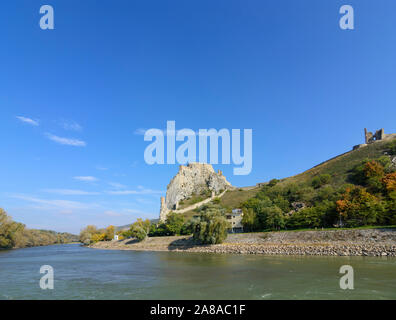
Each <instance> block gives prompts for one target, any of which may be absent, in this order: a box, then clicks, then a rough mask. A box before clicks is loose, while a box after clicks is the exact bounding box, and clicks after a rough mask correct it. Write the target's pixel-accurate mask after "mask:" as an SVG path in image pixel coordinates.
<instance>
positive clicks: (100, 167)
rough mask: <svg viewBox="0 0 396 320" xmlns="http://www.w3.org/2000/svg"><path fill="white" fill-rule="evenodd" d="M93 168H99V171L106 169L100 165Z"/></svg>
mask: <svg viewBox="0 0 396 320" xmlns="http://www.w3.org/2000/svg"><path fill="white" fill-rule="evenodd" d="M95 168H96V170H101V171H105V170H108V168H106V167H102V166H96V167H95Z"/></svg>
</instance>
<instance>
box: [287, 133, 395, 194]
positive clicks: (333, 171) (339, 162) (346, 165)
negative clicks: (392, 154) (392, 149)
mask: <svg viewBox="0 0 396 320" xmlns="http://www.w3.org/2000/svg"><path fill="white" fill-rule="evenodd" d="M395 140H396V139H394V140H393V141H395ZM389 142H390V141H386V140H384V141H378V142H375V143H372V144H369V145H367V146H366V147H364V148H360V149H357V150H351V151H349V152H346V153H344V154H342V155H339V156H337V157H334V158H332V159H330V160H327V161H325V162H322V163H320V164H318V165H317V166H315V167H313V168H311V169H309V170H307V171H304V172H303V173H300V174H298V175H295V176H292V177H289V178H286V179H284V180H283V181H282V183H293V182H295V183H302V182H307V181H310V180H312V178H313V177H315V176H317V175H320V174H330V175H331V176H332V184H333V185H335V186H340V185H342V184H344V183H347V182H348V176H349V174H350V172H351V170H352V169H353V168H354V167H355V166H356V165H358V164H359V163H361V162H362V161H363V160H366V159H368V160H374V159H378V158H379V157H381V156H383V155H384V153H386V152H387V147H386V145H387V144H389Z"/></svg>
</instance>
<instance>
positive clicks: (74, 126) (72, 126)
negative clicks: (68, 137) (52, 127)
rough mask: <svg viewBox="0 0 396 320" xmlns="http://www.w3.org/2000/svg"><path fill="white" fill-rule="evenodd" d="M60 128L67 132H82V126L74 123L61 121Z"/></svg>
mask: <svg viewBox="0 0 396 320" xmlns="http://www.w3.org/2000/svg"><path fill="white" fill-rule="evenodd" d="M61 126H62V127H63V129H65V130H69V131H82V129H83V128H82V126H81V125H79V124H78V123H77V122H75V121H67V120H63V121H62V122H61Z"/></svg>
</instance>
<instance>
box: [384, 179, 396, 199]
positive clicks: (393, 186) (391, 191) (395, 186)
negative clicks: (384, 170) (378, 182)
mask: <svg viewBox="0 0 396 320" xmlns="http://www.w3.org/2000/svg"><path fill="white" fill-rule="evenodd" d="M382 182H383V184H384V186H385V189H386V191H387V192H388V195H389V196H390V197H391V198H393V199H396V172H392V173H389V174H387V175H386V176H385V177H384V178H383V179H382Z"/></svg>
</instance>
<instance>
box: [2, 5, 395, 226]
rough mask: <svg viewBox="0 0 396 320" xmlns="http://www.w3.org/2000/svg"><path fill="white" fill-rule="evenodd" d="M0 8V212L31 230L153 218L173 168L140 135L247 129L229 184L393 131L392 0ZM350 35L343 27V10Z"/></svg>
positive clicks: (297, 166) (314, 160) (262, 177)
mask: <svg viewBox="0 0 396 320" xmlns="http://www.w3.org/2000/svg"><path fill="white" fill-rule="evenodd" d="M42 4H44V3H42V2H41V1H35V0H29V1H27V0H25V1H22V0H15V1H7V2H5V1H4V3H2V9H1V11H0V40H1V50H0V116H1V119H2V124H1V126H0V136H1V140H0V143H1V150H2V156H1V157H0V168H1V169H0V172H1V179H0V207H3V208H4V209H6V210H7V211H8V213H9V214H10V215H12V216H13V218H14V219H15V220H17V221H21V222H23V223H25V224H26V225H27V226H28V227H32V228H46V229H53V230H57V231H71V232H76V233H77V232H79V230H80V229H81V228H82V227H84V226H85V225H87V224H95V225H97V226H99V227H104V226H107V225H110V224H114V225H122V224H126V223H130V222H132V221H134V220H135V219H136V218H137V217H143V218H156V217H158V213H159V197H160V196H161V195H164V194H165V191H166V186H167V184H168V183H169V181H170V179H171V178H172V177H173V176H174V174H175V173H176V172H177V170H178V165H177V164H176V165H153V166H150V165H147V164H146V163H145V162H144V158H143V155H144V149H145V148H146V146H147V145H148V143H147V142H145V141H143V136H142V135H141V134H139V133H140V132H141V129H147V128H160V129H162V128H165V127H166V121H167V120H175V121H176V127H177V128H178V129H181V128H191V129H193V130H198V129H200V128H207V129H209V128H216V129H221V128H228V129H233V128H236V129H244V128H251V129H253V170H252V172H251V173H250V174H249V175H247V176H234V175H233V173H232V172H233V171H232V169H233V168H234V165H218V166H215V169H222V170H223V172H224V174H225V175H226V176H227V178H228V180H229V181H230V182H231V183H232V184H234V185H237V186H246V185H253V184H255V183H257V182H262V181H267V180H269V179H271V178H282V177H287V176H290V175H294V174H297V173H299V172H301V171H303V170H306V169H308V168H310V167H312V166H314V165H316V164H318V163H320V162H321V161H324V160H326V159H328V158H330V157H333V156H335V155H337V154H340V153H342V152H345V151H347V150H349V149H350V148H351V147H352V146H353V145H355V144H359V143H363V128H364V127H367V128H368V129H369V130H370V131H373V130H376V129H379V128H381V127H384V128H385V132H396V124H395V117H396V108H395V102H396V90H395V76H396V59H395V56H396V43H395V41H394V39H395V38H394V37H395V33H396V19H395V12H396V10H395V9H396V2H395V1H393V0H388V1H385V0H381V1H369V0H366V1H365V0H359V1H348V2H347V3H346V2H345V1H335V0H333V1H330V0H326V1H317V0H301V1H294V0H288V1H286V0H277V1H261V0H260V1H259V0H257V1H256V0H252V1H242V0H239V1H235V0H200V1H184V0H183V1H182V0H173V1H163V0H161V1H159V0H158V1H157V0H156V1H154V0H152V1H140V0H139V1H134V0H131V1H126V0H125V1H120V0H113V1H90V0H84V1H75V0H68V1H65V0H63V1H56V0H49V1H46V2H45V4H49V5H52V6H53V7H54V10H55V30H46V31H44V30H41V29H40V28H39V19H40V14H39V8H40V6H41V5H42ZM343 4H350V5H352V6H353V7H354V10H355V30H349V31H345V30H341V29H340V28H339V25H338V23H339V19H340V14H339V13H338V12H339V8H340V7H341V5H343Z"/></svg>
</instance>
